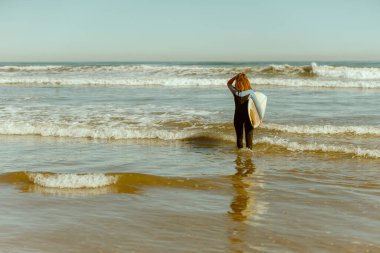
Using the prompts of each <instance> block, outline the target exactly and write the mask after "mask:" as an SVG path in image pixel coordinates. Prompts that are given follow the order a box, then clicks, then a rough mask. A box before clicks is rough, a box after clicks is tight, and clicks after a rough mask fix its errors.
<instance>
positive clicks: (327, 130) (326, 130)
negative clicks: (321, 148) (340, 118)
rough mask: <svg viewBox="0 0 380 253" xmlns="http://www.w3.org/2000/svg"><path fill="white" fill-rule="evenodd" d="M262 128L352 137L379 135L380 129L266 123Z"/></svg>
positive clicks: (371, 127)
mask: <svg viewBox="0 0 380 253" xmlns="http://www.w3.org/2000/svg"><path fill="white" fill-rule="evenodd" d="M262 128H264V129H268V130H274V131H280V132H288V133H297V134H354V135H380V128H379V127H376V126H333V125H324V126H313V125H312V126H310V125H298V126H297V125H280V124H274V123H266V124H263V125H262Z"/></svg>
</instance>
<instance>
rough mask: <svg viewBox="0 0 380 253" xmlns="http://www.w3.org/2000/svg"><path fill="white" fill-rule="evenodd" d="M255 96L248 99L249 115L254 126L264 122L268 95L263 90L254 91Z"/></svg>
mask: <svg viewBox="0 0 380 253" xmlns="http://www.w3.org/2000/svg"><path fill="white" fill-rule="evenodd" d="M254 93H255V96H254V98H253V99H252V98H251V97H250V98H249V101H248V116H249V119H250V121H251V124H252V126H253V127H254V128H256V127H258V126H260V124H261V123H262V122H263V119H264V115H265V109H266V106H267V96H265V95H264V94H263V93H261V92H257V91H256V92H254Z"/></svg>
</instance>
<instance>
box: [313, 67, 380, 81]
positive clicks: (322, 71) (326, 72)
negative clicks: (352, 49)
mask: <svg viewBox="0 0 380 253" xmlns="http://www.w3.org/2000/svg"><path fill="white" fill-rule="evenodd" d="M311 67H312V69H313V70H312V72H313V73H314V74H315V75H317V76H323V77H335V78H345V79H354V80H373V79H374V80H380V68H364V67H361V68H358V67H356V68H354V67H344V66H339V67H335V66H326V65H325V66H318V65H317V64H316V63H312V64H311Z"/></svg>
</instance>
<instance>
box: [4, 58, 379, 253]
mask: <svg viewBox="0 0 380 253" xmlns="http://www.w3.org/2000/svg"><path fill="white" fill-rule="evenodd" d="M8 65H9V64H8ZM8 65H6V66H3V67H0V74H1V75H0V83H2V86H1V87H0V99H1V100H0V134H1V135H0V142H1V144H2V145H1V146H0V150H1V151H0V192H1V193H0V198H1V200H0V213H1V214H2V215H1V218H0V228H1V229H0V249H1V251H2V252H168V251H175V252H284V251H286V252H305V251H306V252H310V251H311V252H378V251H380V236H379V235H380V229H379V228H380V215H379V213H380V176H379V174H378V168H379V165H380V160H379V157H380V148H379V144H380V139H379V137H380V128H379V125H380V124H379V123H380V112H379V111H378V105H377V101H378V99H377V96H378V94H379V91H380V86H379V87H377V86H376V85H377V83H378V82H379V80H380V78H379V76H378V75H377V72H378V71H380V70H379V69H378V67H379V66H378V65H376V64H375V63H371V64H370V63H366V64H364V63H362V64H359V63H356V64H355V63H346V64H342V63H340V65H339V64H335V68H334V67H333V65H334V64H330V65H328V66H327V65H322V64H318V65H317V66H314V65H307V64H306V65H305V64H301V63H300V64H295V65H285V64H282V65H279V64H276V65H269V64H266V63H265V64H264V63H260V64H259V63H256V64H248V63H244V64H243V63H241V64H230V65H228V64H224V65H215V64H214V65H210V64H203V65H202V64H200V65H192V64H180V65H178V64H177V65H175V64H174V65H171V64H142V65H138V64H134V65H133V64H126V65H116V66H115V65H112V64H110V65H106V66H102V65H101V66H100V67H99V66H97V65H91V66H86V65H85V64H81V65H75V66H72V65H69V66H64V67H65V68H62V67H51V66H56V65H52V64H49V65H48V66H50V67H47V66H46V65H43V66H41V65H39V66H38V67H37V66H36V65H32V66H29V67H26V66H23V65H21V64H19V65H18V68H19V69H17V68H15V67H13V69H11V67H9V66H8ZM336 65H338V66H336ZM271 66H272V67H271ZM273 66H274V67H273ZM313 68H314V69H313ZM52 69H53V70H52ZM57 69H58V70H57ZM304 69H306V70H304ZM241 70H245V71H246V72H248V74H249V75H250V78H251V79H252V80H253V82H254V83H255V80H257V79H259V80H260V78H265V80H266V82H267V83H255V87H256V88H255V89H256V90H259V91H261V92H263V93H265V94H266V95H267V96H268V105H267V112H266V115H265V120H264V124H263V125H262V127H260V128H259V129H256V130H255V134H254V149H253V151H252V152H251V151H249V150H246V149H243V150H237V149H236V148H235V143H234V138H235V137H234V130H233V125H232V118H233V99H232V96H231V94H229V91H228V89H226V88H225V82H226V81H227V80H228V77H229V76H230V75H231V73H234V72H236V71H241ZM247 70H248V71H247ZM268 71H269V72H270V73H268ZM305 71H306V72H305ZM318 71H319V72H318ZM168 73H170V74H171V75H170V76H169V77H167V76H166V75H168ZM199 73H200V74H199ZM326 73H327V74H326ZM201 74H202V75H204V76H202V75H201ZM328 74H330V75H328ZM12 75H13V77H12ZM194 75H195V77H194ZM165 76H166V77H165ZM11 77H12V78H13V79H11V81H10V82H6V81H7V80H8V81H9V79H10V78H11ZM207 77H208V78H207ZM44 78H45V79H46V78H50V81H49V80H48V81H46V80H43V81H46V82H40V81H41V79H44ZM51 78H55V79H59V80H60V84H58V83H56V82H52V81H51ZM117 78H119V79H117ZM279 78H280V79H281V82H282V83H281V85H280V86H279V85H278V79H279ZM21 79H22V80H21ZM32 79H33V80H32ZM199 79H201V80H200V81H199ZM12 80H13V82H12ZM78 80H79V81H78ZM99 80H101V81H102V80H103V81H104V80H107V82H106V83H104V82H103V83H102V82H101V81H99ZM115 80H118V81H120V80H123V83H120V82H116V81H115ZM135 80H137V81H138V83H136V82H137V81H135ZM147 80H154V82H153V81H150V82H147ZM162 80H164V81H162ZM181 80H182V82H179V81H181ZM184 80H185V81H184ZM217 80H223V83H221V84H219V83H217ZM112 81H113V82H112ZM144 81H145V82H146V83H144ZM197 81H199V83H197ZM272 81H273V82H272ZM319 81H321V82H322V83H323V84H324V85H323V86H327V84H328V85H331V84H338V85H335V86H333V87H328V88H326V87H321V86H320V85H317V86H315V87H310V86H309V84H310V83H317V82H319ZM133 82H135V83H133ZM176 82H179V83H176ZM360 82H366V83H367V86H371V85H372V86H371V87H370V88H361V87H360V86H355V84H356V83H360ZM295 83H298V84H302V83H304V84H305V85H301V86H297V87H295V86H294V85H293V84H295ZM347 83H349V84H350V85H349V86H352V87H346V86H347ZM169 84H170V85H169ZM136 85H137V86H136Z"/></svg>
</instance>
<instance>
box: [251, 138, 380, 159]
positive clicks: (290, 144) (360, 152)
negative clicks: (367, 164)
mask: <svg viewBox="0 0 380 253" xmlns="http://www.w3.org/2000/svg"><path fill="white" fill-rule="evenodd" d="M254 143H256V144H269V145H274V146H280V147H283V148H285V149H287V150H289V151H293V152H303V151H311V152H325V153H330V152H333V153H342V154H346V155H352V156H358V157H365V158H380V150H377V149H364V148H361V147H355V146H353V145H328V144H323V143H316V142H314V143H308V144H304V143H298V142H294V141H289V140H287V139H283V138H279V137H273V138H270V137H262V138H260V139H258V140H256V141H255V142H254Z"/></svg>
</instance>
